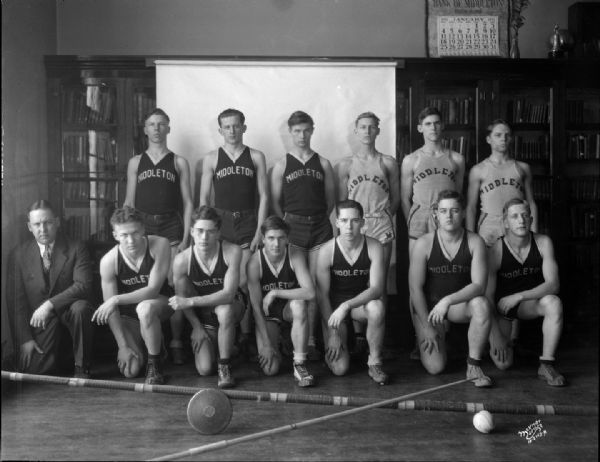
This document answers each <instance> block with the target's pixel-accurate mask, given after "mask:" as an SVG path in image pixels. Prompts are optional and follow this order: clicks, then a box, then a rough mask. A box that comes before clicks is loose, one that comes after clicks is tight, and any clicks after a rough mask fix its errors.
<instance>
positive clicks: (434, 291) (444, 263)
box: [424, 231, 472, 310]
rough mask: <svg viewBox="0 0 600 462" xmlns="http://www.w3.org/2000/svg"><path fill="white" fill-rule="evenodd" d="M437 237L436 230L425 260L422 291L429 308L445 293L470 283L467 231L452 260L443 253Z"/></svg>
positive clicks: (470, 258) (469, 254) (470, 256)
mask: <svg viewBox="0 0 600 462" xmlns="http://www.w3.org/2000/svg"><path fill="white" fill-rule="evenodd" d="M439 239H440V237H439V233H438V231H436V232H435V235H434V236H433V244H432V246H431V254H430V255H429V259H428V260H427V280H426V281H425V287H424V292H425V298H426V300H427V305H428V308H429V309H430V310H431V309H432V308H433V307H434V306H435V305H436V303H437V302H439V301H440V300H441V299H442V298H444V297H445V296H446V295H448V294H452V293H454V292H457V291H459V290H460V289H462V288H463V287H465V286H467V285H469V284H470V283H471V260H472V255H471V252H470V250H469V239H468V235H467V231H464V233H463V238H462V241H461V243H460V247H459V248H458V252H456V255H455V256H454V258H453V259H452V261H450V260H448V259H447V258H446V256H445V255H444V252H443V251H442V247H441V245H440V242H439Z"/></svg>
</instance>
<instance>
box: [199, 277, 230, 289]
mask: <svg viewBox="0 0 600 462" xmlns="http://www.w3.org/2000/svg"><path fill="white" fill-rule="evenodd" d="M223 279H224V278H209V279H203V280H202V281H192V282H193V283H194V285H195V286H197V287H206V286H217V285H223Z"/></svg>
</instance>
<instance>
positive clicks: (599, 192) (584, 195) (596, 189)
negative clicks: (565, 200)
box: [569, 177, 600, 201]
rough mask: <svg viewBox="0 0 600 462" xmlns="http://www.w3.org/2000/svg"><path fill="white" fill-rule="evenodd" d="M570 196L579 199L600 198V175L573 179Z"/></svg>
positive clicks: (592, 199) (595, 199)
mask: <svg viewBox="0 0 600 462" xmlns="http://www.w3.org/2000/svg"><path fill="white" fill-rule="evenodd" d="M569 184H570V197H571V199H573V200H579V201H598V200H600V186H599V184H600V179H599V178H598V177H580V178H574V179H571V180H570V182H569Z"/></svg>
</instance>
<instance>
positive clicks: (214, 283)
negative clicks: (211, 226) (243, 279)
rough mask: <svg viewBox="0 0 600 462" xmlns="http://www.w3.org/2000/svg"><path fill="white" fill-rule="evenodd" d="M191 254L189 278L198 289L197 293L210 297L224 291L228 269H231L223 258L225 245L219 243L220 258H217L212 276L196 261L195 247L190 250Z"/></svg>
mask: <svg viewBox="0 0 600 462" xmlns="http://www.w3.org/2000/svg"><path fill="white" fill-rule="evenodd" d="M190 252H191V255H190V263H189V267H188V276H189V278H190V281H191V282H192V284H193V285H194V288H195V289H196V293H197V294H198V295H200V296H202V295H210V294H213V293H215V292H217V291H219V290H221V289H223V280H224V279H225V273H227V269H228V268H229V267H228V266H227V263H225V259H224V258H223V243H222V242H219V251H218V253H219V256H218V257H217V263H216V265H215V269H214V270H213V272H212V274H206V273H205V272H204V270H203V269H202V267H201V266H200V263H199V262H198V260H197V259H196V253H195V252H194V248H193V247H192V248H191V249H190Z"/></svg>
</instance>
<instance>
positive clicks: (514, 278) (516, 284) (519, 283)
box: [496, 233, 544, 302]
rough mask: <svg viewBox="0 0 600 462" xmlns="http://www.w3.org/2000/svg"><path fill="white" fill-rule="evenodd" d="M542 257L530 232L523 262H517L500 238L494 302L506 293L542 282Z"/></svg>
mask: <svg viewBox="0 0 600 462" xmlns="http://www.w3.org/2000/svg"><path fill="white" fill-rule="evenodd" d="M542 262H543V258H542V255H541V254H540V250H539V249H538V246H537V243H536V242H535V236H534V234H533V233H531V246H530V248H529V254H528V255H527V258H526V259H525V261H524V262H523V263H521V262H519V261H518V260H517V259H516V258H515V257H514V255H513V254H512V253H511V251H510V249H509V248H508V246H507V244H506V240H505V239H502V262H501V263H500V269H499V270H498V274H497V279H496V281H497V283H496V284H497V285H496V302H497V301H498V300H500V299H501V298H502V297H506V296H507V295H510V294H514V293H517V292H521V291H523V290H529V289H533V288H534V287H537V286H539V285H540V284H542V283H543V282H544V274H543V273H542Z"/></svg>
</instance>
